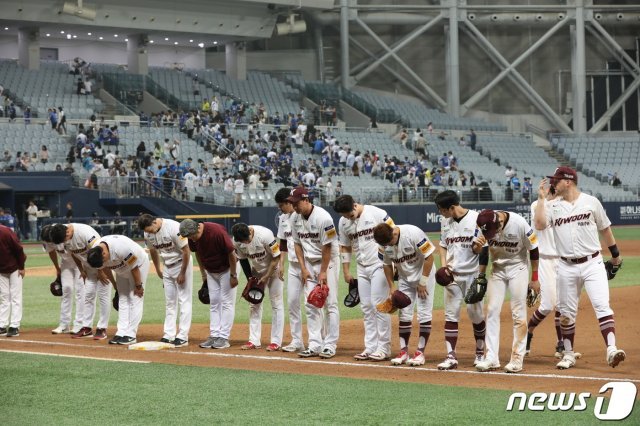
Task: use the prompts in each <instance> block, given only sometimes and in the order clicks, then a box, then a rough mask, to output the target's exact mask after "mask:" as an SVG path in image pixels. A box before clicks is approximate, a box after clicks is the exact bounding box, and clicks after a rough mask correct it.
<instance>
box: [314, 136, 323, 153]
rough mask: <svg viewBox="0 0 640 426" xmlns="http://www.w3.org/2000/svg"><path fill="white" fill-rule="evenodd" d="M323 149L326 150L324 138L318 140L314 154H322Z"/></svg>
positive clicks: (315, 143)
mask: <svg viewBox="0 0 640 426" xmlns="http://www.w3.org/2000/svg"><path fill="white" fill-rule="evenodd" d="M323 149H324V141H323V140H322V138H318V139H316V141H315V142H314V144H313V153H314V154H320V153H322V150H323Z"/></svg>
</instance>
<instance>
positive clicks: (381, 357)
mask: <svg viewBox="0 0 640 426" xmlns="http://www.w3.org/2000/svg"><path fill="white" fill-rule="evenodd" d="M369 359H370V360H371V361H386V360H388V359H389V355H387V354H386V353H384V352H382V351H375V352H374V353H372V354H371V355H369Z"/></svg>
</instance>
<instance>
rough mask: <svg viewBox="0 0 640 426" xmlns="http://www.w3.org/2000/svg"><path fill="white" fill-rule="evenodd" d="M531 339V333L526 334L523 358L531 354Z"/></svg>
mask: <svg viewBox="0 0 640 426" xmlns="http://www.w3.org/2000/svg"><path fill="white" fill-rule="evenodd" d="M531 339H533V333H527V348H526V350H525V352H524V356H529V354H530V353H531Z"/></svg>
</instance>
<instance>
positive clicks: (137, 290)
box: [133, 286, 144, 297]
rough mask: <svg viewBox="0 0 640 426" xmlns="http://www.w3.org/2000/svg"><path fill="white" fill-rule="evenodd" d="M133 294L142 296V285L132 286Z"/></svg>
mask: <svg viewBox="0 0 640 426" xmlns="http://www.w3.org/2000/svg"><path fill="white" fill-rule="evenodd" d="M133 294H134V295H136V296H138V297H142V296H144V287H137V286H136V287H134V288H133Z"/></svg>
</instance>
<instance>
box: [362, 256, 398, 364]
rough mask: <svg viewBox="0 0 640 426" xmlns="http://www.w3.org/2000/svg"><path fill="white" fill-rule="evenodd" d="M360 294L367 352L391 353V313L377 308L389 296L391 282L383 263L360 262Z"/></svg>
mask: <svg viewBox="0 0 640 426" xmlns="http://www.w3.org/2000/svg"><path fill="white" fill-rule="evenodd" d="M358 294H359V295H360V307H361V309H362V314H363V316H364V347H365V349H364V350H365V352H367V353H370V354H371V353H374V352H381V353H383V354H386V355H387V356H389V355H391V315H389V314H384V313H382V312H379V311H378V310H377V309H376V305H377V304H378V303H382V302H384V301H385V300H386V299H387V297H389V284H387V278H386V277H385V275H384V268H383V266H382V265H381V264H373V265H369V266H362V265H360V264H358Z"/></svg>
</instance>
